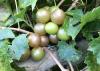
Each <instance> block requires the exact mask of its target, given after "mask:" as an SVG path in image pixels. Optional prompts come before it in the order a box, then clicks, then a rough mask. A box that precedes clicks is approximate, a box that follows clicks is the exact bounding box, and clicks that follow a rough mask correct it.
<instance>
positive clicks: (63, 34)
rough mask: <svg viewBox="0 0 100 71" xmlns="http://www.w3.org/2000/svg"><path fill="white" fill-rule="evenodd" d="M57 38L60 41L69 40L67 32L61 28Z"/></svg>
mask: <svg viewBox="0 0 100 71" xmlns="http://www.w3.org/2000/svg"><path fill="white" fill-rule="evenodd" d="M57 37H58V38H59V39H60V40H64V41H66V40H69V38H70V37H69V36H68V35H67V33H66V31H65V30H64V29H63V28H60V29H59V31H58V33H57Z"/></svg>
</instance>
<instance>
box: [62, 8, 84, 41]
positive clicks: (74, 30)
mask: <svg viewBox="0 0 100 71" xmlns="http://www.w3.org/2000/svg"><path fill="white" fill-rule="evenodd" d="M69 13H71V15H72V17H70V18H69V21H67V22H66V21H65V23H66V24H65V23H64V25H67V26H68V27H67V28H66V30H67V34H68V35H70V36H71V37H72V39H75V37H76V36H77V34H78V33H79V31H80V30H81V29H82V27H83V25H80V24H77V23H79V21H80V19H81V17H82V16H83V12H82V10H81V9H75V10H72V11H69Z"/></svg>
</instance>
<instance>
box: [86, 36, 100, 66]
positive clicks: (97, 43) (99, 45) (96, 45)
mask: <svg viewBox="0 0 100 71" xmlns="http://www.w3.org/2000/svg"><path fill="white" fill-rule="evenodd" d="M88 50H89V51H91V52H93V55H95V56H96V59H97V63H98V64H100V37H98V38H95V39H94V40H92V41H91V42H90V43H89V48H88Z"/></svg>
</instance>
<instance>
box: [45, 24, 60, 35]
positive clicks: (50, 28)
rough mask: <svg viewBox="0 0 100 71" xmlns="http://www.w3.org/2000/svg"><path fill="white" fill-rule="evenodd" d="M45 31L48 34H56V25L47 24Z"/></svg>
mask: <svg viewBox="0 0 100 71" xmlns="http://www.w3.org/2000/svg"><path fill="white" fill-rule="evenodd" d="M45 31H46V32H47V33H48V34H56V33H57V31H58V25H57V24H55V23H53V22H49V23H47V24H46V25H45Z"/></svg>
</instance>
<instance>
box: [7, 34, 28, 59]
mask: <svg viewBox="0 0 100 71" xmlns="http://www.w3.org/2000/svg"><path fill="white" fill-rule="evenodd" d="M26 36H27V35H26V34H22V35H19V36H18V37H16V38H15V39H14V40H13V41H12V45H11V47H10V48H9V52H10V54H11V56H12V57H13V59H16V60H20V58H21V56H22V54H24V52H25V51H26V49H27V48H29V46H28V40H27V38H26Z"/></svg>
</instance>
